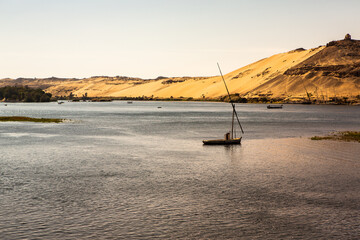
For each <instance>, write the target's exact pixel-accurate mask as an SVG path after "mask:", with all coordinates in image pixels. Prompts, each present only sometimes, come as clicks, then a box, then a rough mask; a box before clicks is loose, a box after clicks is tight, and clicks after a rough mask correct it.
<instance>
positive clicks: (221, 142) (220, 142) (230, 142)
mask: <svg viewBox="0 0 360 240" xmlns="http://www.w3.org/2000/svg"><path fill="white" fill-rule="evenodd" d="M203 143H204V145H235V144H240V143H241V138H233V139H229V140H226V139H216V140H204V141H203Z"/></svg>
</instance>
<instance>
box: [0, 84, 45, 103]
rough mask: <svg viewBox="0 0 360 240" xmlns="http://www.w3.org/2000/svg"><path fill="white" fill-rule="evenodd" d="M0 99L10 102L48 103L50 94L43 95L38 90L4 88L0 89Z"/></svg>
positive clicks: (20, 87) (17, 87)
mask: <svg viewBox="0 0 360 240" xmlns="http://www.w3.org/2000/svg"><path fill="white" fill-rule="evenodd" d="M0 99H4V101H10V102H11V101H14V102H50V99H51V94H50V93H45V92H44V91H43V90H41V89H40V88H37V89H34V88H29V87H28V86H25V87H23V86H13V87H12V86H6V87H1V88H0Z"/></svg>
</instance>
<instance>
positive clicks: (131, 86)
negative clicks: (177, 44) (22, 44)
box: [0, 39, 360, 99]
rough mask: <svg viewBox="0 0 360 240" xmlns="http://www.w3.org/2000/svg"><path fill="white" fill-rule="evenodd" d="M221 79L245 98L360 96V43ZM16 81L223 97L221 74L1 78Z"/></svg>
mask: <svg viewBox="0 0 360 240" xmlns="http://www.w3.org/2000/svg"><path fill="white" fill-rule="evenodd" d="M213 67H216V65H215V64H214V66H213ZM224 78H225V80H226V82H227V84H228V88H229V90H230V92H231V93H232V94H239V95H240V96H242V97H246V98H254V97H259V96H267V97H269V98H282V99H297V98H299V99H301V98H302V99H306V98H308V97H309V96H310V97H311V98H317V99H329V98H330V97H334V96H336V97H350V98H351V97H355V96H357V95H359V94H360V41H357V40H351V39H345V40H341V41H333V42H330V43H328V44H327V45H326V46H322V47H318V48H313V49H309V50H305V49H296V50H293V51H289V52H286V53H280V54H276V55H273V56H271V57H269V58H266V59H262V60H260V61H257V62H255V63H252V64H249V65H247V66H245V67H242V68H240V69H237V70H235V71H233V72H230V73H227V74H225V75H224ZM16 84H18V85H28V86H29V87H41V88H42V89H44V90H45V91H47V92H50V93H52V94H53V95H54V96H68V95H69V94H70V93H71V92H72V93H73V94H75V95H76V96H79V97H80V96H82V95H84V94H87V96H89V97H141V96H146V97H154V98H171V97H174V98H179V97H184V98H195V99H214V98H219V97H221V96H225V95H226V90H225V87H224V84H223V82H222V80H221V77H219V76H214V77H178V78H163V77H161V78H160V77H159V78H158V79H152V80H144V79H139V78H129V77H106V76H104V77H101V76H99V77H91V78H85V79H60V78H54V77H53V78H46V79H23V78H19V79H2V80H0V86H5V85H16ZM307 93H308V94H307Z"/></svg>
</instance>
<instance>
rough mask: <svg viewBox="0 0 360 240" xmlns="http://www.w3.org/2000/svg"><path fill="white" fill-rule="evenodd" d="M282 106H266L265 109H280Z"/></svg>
mask: <svg viewBox="0 0 360 240" xmlns="http://www.w3.org/2000/svg"><path fill="white" fill-rule="evenodd" d="M282 107H283V105H268V106H267V109H276V108H282Z"/></svg>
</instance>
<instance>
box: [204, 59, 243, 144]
mask: <svg viewBox="0 0 360 240" xmlns="http://www.w3.org/2000/svg"><path fill="white" fill-rule="evenodd" d="M217 65H218V68H219V71H220V75H221V78H222V80H223V82H224V84H225V88H226V91H227V94H228V96H229V101H230V104H231V106H232V109H233V111H232V122H231V130H230V132H227V133H225V136H224V139H215V140H203V143H204V145H233V144H240V143H241V138H242V137H236V130H235V127H234V122H235V117H236V120H237V122H238V124H239V126H240V129H241V132H242V133H244V131H243V128H242V126H241V123H240V120H239V117H238V115H237V112H236V110H235V104H234V102H232V101H231V96H230V92H229V89H228V87H227V85H226V82H225V79H224V76H223V74H222V72H221V69H220V66H219V63H218V64H217Z"/></svg>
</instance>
